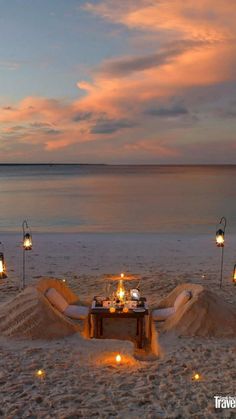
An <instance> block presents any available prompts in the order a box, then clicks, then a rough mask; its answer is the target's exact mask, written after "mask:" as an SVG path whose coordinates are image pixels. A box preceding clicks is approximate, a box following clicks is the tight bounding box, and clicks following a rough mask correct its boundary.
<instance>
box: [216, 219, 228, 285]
mask: <svg viewBox="0 0 236 419" xmlns="http://www.w3.org/2000/svg"><path fill="white" fill-rule="evenodd" d="M219 225H220V228H219V229H218V230H217V231H216V246H217V247H221V264H220V288H221V286H222V279H223V265H224V246H225V228H226V218H225V217H222V218H221V219H220V222H219Z"/></svg>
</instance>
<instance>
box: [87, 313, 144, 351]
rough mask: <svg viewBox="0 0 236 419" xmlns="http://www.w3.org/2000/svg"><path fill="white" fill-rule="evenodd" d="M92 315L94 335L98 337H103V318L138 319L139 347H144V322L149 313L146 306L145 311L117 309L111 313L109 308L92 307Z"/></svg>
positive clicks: (137, 334)
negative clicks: (125, 311)
mask: <svg viewBox="0 0 236 419" xmlns="http://www.w3.org/2000/svg"><path fill="white" fill-rule="evenodd" d="M90 315H92V316H93V318H94V335H93V337H94V338H96V339H101V338H102V337H103V319H105V318H109V319H114V318H119V319H124V320H125V319H130V318H132V319H137V328H136V336H137V347H138V348H143V344H144V330H145V327H144V322H145V316H146V315H148V309H147V308H144V309H143V311H134V310H132V309H130V310H129V311H128V312H127V313H124V312H123V311H122V310H121V311H119V310H116V311H115V313H110V311H109V309H108V308H95V307H92V308H91V309H90Z"/></svg>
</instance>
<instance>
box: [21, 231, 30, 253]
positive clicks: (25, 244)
mask: <svg viewBox="0 0 236 419" xmlns="http://www.w3.org/2000/svg"><path fill="white" fill-rule="evenodd" d="M23 247H24V249H25V250H32V236H31V234H30V233H25V235H24V238H23Z"/></svg>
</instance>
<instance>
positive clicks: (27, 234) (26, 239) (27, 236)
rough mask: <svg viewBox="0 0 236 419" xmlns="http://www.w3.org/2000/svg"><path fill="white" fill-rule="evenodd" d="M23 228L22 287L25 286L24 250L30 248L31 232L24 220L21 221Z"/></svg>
mask: <svg viewBox="0 0 236 419" xmlns="http://www.w3.org/2000/svg"><path fill="white" fill-rule="evenodd" d="M22 229H23V274H22V289H24V288H25V252H27V251H28V250H32V234H31V230H30V227H29V224H28V222H27V221H26V220H24V221H23V223H22Z"/></svg>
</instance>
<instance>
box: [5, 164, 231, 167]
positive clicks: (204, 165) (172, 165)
mask: <svg viewBox="0 0 236 419" xmlns="http://www.w3.org/2000/svg"><path fill="white" fill-rule="evenodd" d="M1 166H49V167H51V166H116V167H117V166H134V167H139V166H160V167H209V166H211V167H235V166H236V163H224V164H222V163H214V164H212V163H197V164H195V163H194V164H181V163H180V164H176V163H173V164H171V163H168V164H160V163H0V167H1Z"/></svg>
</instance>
